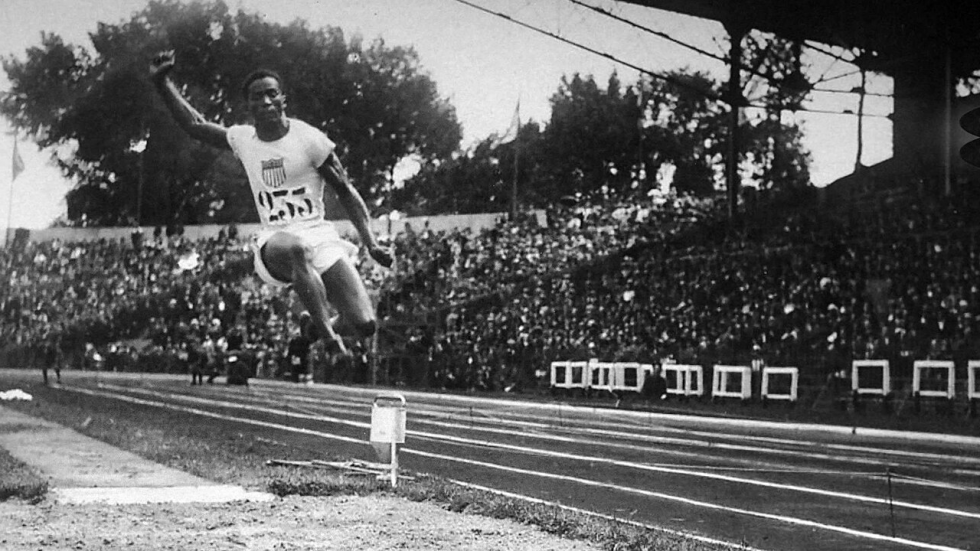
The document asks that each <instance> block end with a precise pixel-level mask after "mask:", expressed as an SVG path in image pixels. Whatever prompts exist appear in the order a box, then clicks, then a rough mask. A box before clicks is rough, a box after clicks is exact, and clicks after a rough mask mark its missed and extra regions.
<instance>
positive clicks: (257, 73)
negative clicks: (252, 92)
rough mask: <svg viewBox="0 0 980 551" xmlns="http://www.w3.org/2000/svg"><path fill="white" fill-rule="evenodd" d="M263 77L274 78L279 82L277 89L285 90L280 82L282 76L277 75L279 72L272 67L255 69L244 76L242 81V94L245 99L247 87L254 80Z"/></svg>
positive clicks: (246, 97)
mask: <svg viewBox="0 0 980 551" xmlns="http://www.w3.org/2000/svg"><path fill="white" fill-rule="evenodd" d="M263 78H274V79H276V82H278V83H279V89H280V90H283V91H284V92H285V90H284V87H283V83H282V77H281V76H279V73H277V72H275V71H273V70H272V69H256V70H254V71H252V72H251V73H249V74H248V76H247V77H245V80H244V81H242V96H244V97H245V99H248V87H249V86H250V85H251V84H252V83H253V82H255V81H256V80H259V79H263Z"/></svg>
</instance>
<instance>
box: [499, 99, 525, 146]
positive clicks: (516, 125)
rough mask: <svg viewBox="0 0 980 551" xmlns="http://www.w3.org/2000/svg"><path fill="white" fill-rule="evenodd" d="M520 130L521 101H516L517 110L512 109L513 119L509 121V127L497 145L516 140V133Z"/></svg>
mask: <svg viewBox="0 0 980 551" xmlns="http://www.w3.org/2000/svg"><path fill="white" fill-rule="evenodd" d="M520 129H521V100H519V99H518V100H517V108H516V109H514V117H513V118H512V119H511V120H510V126H509V127H508V128H507V131H506V132H504V135H503V136H501V137H500V139H499V140H497V143H498V144H505V143H509V142H512V141H514V140H516V139H517V132H518V130H520Z"/></svg>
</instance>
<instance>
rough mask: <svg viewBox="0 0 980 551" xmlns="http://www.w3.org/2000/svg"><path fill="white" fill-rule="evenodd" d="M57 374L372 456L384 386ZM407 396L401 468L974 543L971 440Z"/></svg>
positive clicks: (735, 523) (644, 512) (658, 505)
mask: <svg viewBox="0 0 980 551" xmlns="http://www.w3.org/2000/svg"><path fill="white" fill-rule="evenodd" d="M67 375H68V376H66V377H65V379H66V384H65V386H64V387H62V388H63V391H64V392H82V393H87V394H93V395H98V396H103V397H106V398H112V399H119V400H127V401H130V402H135V403H141V404H144V405H145V406H147V407H152V408H169V409H176V410H180V411H184V412H188V413H192V414H194V415H199V416H201V417H202V419H205V418H206V419H209V420H210V421H209V422H222V423H234V424H235V425H236V427H237V429H236V430H240V431H245V430H253V431H256V432H260V433H262V435H263V436H264V437H266V438H273V439H279V440H282V441H288V442H290V443H292V444H293V445H298V446H302V447H304V448H314V449H323V450H324V452H325V454H326V453H328V452H329V453H330V454H331V455H333V454H336V455H341V456H348V457H354V458H359V459H365V460H372V461H373V460H375V458H374V457H373V451H372V449H371V448H370V446H369V445H368V444H367V439H368V434H369V428H370V416H371V404H372V401H373V399H374V397H375V396H377V395H379V394H382V393H385V392H388V389H380V388H368V389H365V388H351V387H341V386H332V385H314V386H300V385H293V384H289V383H281V382H273V381H262V380H253V381H252V384H251V386H250V387H247V388H246V387H231V386H226V385H224V384H215V385H205V386H190V385H189V384H188V381H187V378H186V377H179V378H178V377H172V376H149V375H122V374H104V373H103V374H98V375H96V374H93V373H79V372H73V373H69V374H67ZM402 394H403V395H404V396H405V398H406V399H407V401H408V434H407V441H406V444H405V445H404V447H403V449H402V450H401V452H400V456H399V457H400V462H401V465H402V467H403V468H404V469H406V470H410V471H417V472H426V473H433V474H438V475H440V476H443V477H446V478H450V479H454V480H457V481H460V482H464V483H467V484H472V485H475V486H479V487H483V488H488V489H493V490H496V491H500V492H507V493H511V494H516V495H520V496H526V497H529V498H533V499H538V500H543V501H546V502H551V503H557V504H561V505H562V506H567V507H572V508H577V509H582V510H586V511H590V512H594V513H597V514H601V515H606V516H611V517H616V518H621V519H625V520H629V521H632V522H637V523H641V524H646V525H651V526H657V527H663V528H667V529H670V530H677V531H683V532H686V533H694V534H697V535H699V536H702V537H704V538H705V539H709V540H719V541H724V542H730V543H731V544H733V546H738V545H744V546H746V547H748V548H751V549H767V550H777V549H780V550H782V549H792V550H796V549H800V550H808V551H816V550H827V551H830V550H833V551H838V550H842V549H846V550H868V551H871V550H874V551H881V550H892V549H896V550H899V549H901V550H906V549H932V550H948V549H960V550H978V549H980V438H970V437H956V436H943V435H933V434H921V433H899V432H886V431H873V430H869V429H858V430H857V432H856V433H853V432H852V430H851V429H850V428H841V427H828V426H818V425H789V424H782V423H772V422H756V421H745V420H731V419H716V418H705V417H694V416H681V415H663V414H654V413H646V412H642V413H641V412H635V411H620V410H611V409H593V408H582V407H572V406H569V405H568V404H562V403H559V402H551V403H541V402H533V403H532V402H521V401H511V400H495V399H484V398H477V397H467V396H451V395H443V394H431V393H416V392H407V391H406V392H402ZM270 459H273V458H270ZM282 459H288V458H282Z"/></svg>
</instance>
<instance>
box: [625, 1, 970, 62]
mask: <svg viewBox="0 0 980 551" xmlns="http://www.w3.org/2000/svg"><path fill="white" fill-rule="evenodd" d="M621 1H623V2H625V3H628V4H636V5H640V6H646V7H650V8H657V9H662V10H666V11H671V12H675V13H682V14H686V15H691V16H694V17H700V18H703V19H711V20H714V21H719V22H721V23H723V24H726V25H735V26H743V27H747V28H750V29H756V30H760V31H764V32H769V33H773V34H775V35H778V36H780V37H782V38H786V39H790V40H797V41H804V40H811V41H814V42H819V43H822V44H828V45H834V46H841V47H845V48H857V49H861V50H865V51H867V52H868V55H867V56H866V57H862V58H860V59H859V62H858V63H859V65H861V66H862V68H864V69H867V70H869V71H878V72H883V73H886V74H891V72H892V70H893V69H895V68H899V67H901V66H903V65H909V64H915V63H916V62H917V61H927V60H939V61H942V60H943V58H944V57H945V48H944V46H945V45H946V44H947V43H948V44H949V45H950V47H951V50H952V51H953V52H955V55H954V56H953V59H952V62H953V65H954V67H953V73H954V75H960V76H965V75H968V74H971V73H972V72H973V71H974V70H975V69H977V68H978V67H980V2H976V1H967V0H936V1H933V2H928V1H924V0H858V1H854V0H621Z"/></svg>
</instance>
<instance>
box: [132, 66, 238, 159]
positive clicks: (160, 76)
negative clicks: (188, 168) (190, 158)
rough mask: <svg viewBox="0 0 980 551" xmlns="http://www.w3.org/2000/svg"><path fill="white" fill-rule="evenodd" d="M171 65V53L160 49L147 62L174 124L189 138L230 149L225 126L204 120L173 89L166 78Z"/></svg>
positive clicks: (175, 88)
mask: <svg viewBox="0 0 980 551" xmlns="http://www.w3.org/2000/svg"><path fill="white" fill-rule="evenodd" d="M173 68H174V53H173V52H161V53H160V54H157V56H156V57H154V58H153V61H152V62H151V63H150V79H151V80H152V81H153V85H154V86H155V87H156V89H157V92H159V93H160V96H162V97H163V100H164V102H165V103H166V104H167V107H168V108H169V109H170V112H171V113H172V114H173V116H174V119H176V120H177V124H178V125H180V127H181V128H183V129H184V131H185V132H187V133H188V134H189V135H190V136H191V137H192V138H194V139H197V140H200V141H202V142H204V143H206V144H209V145H213V146H214V147H218V148H221V149H231V146H229V145H228V129H226V128H225V127H223V126H221V125H220V124H215V123H213V122H208V121H207V119H205V118H204V115H202V114H201V113H200V112H199V111H198V110H197V109H194V106H192V105H191V104H190V102H188V101H187V99H186V98H184V96H183V95H182V94H181V93H180V90H178V89H177V86H176V85H174V83H173V81H172V80H171V79H170V71H172V70H173Z"/></svg>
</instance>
